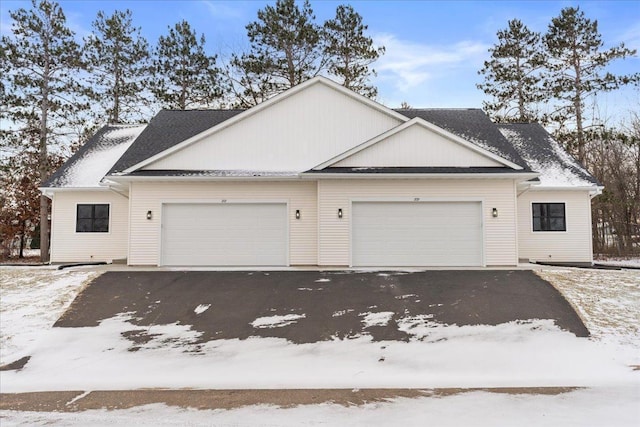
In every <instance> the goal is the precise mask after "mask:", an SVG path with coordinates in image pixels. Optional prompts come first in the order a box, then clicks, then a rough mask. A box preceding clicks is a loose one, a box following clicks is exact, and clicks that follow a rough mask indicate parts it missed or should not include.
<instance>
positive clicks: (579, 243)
mask: <svg viewBox="0 0 640 427" xmlns="http://www.w3.org/2000/svg"><path fill="white" fill-rule="evenodd" d="M532 202H536V203H548V202H550V203H554V202H555V203H565V215H566V224H567V231H566V232H562V231H546V232H544V231H543V232H541V231H536V232H534V231H533V230H532V221H533V218H532V212H531V203H532ZM518 227H519V230H518V236H519V252H520V254H519V256H520V258H523V259H528V260H534V261H552V262H553V261H556V262H591V261H592V259H593V256H592V250H591V198H590V197H589V193H588V192H587V191H528V192H526V193H523V194H522V195H520V196H519V197H518Z"/></svg>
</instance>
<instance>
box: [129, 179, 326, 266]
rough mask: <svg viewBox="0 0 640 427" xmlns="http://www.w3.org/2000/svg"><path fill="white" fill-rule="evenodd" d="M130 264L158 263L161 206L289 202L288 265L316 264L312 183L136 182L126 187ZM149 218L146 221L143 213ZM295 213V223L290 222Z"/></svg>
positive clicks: (314, 194)
mask: <svg viewBox="0 0 640 427" xmlns="http://www.w3.org/2000/svg"><path fill="white" fill-rule="evenodd" d="M129 194H130V197H131V238H130V241H129V264H130V265H157V264H158V263H159V261H160V259H159V257H160V251H159V250H160V224H161V221H162V209H161V208H162V203H163V202H170V201H172V202H190V201H191V202H193V201H197V202H207V201H209V202H220V201H221V200H227V202H228V203H232V202H233V201H251V200H263V201H269V200H270V201H285V202H288V208H289V212H288V218H289V254H290V255H289V264H291V265H315V264H316V263H317V203H316V183H315V182H184V183H175V182H154V183H151V182H146V183H144V182H136V183H132V184H131V187H130V193H129ZM149 210H150V211H152V215H153V218H152V219H151V220H147V219H146V215H147V211H149ZM296 210H300V214H301V215H300V219H296V218H295V212H296Z"/></svg>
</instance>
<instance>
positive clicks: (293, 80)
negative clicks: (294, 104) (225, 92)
mask: <svg viewBox="0 0 640 427" xmlns="http://www.w3.org/2000/svg"><path fill="white" fill-rule="evenodd" d="M246 28H247V36H248V37H249V41H250V43H251V48H250V51H249V53H246V54H243V55H241V56H237V55H234V56H233V57H232V60H231V65H232V67H233V68H234V69H235V73H234V74H235V75H237V76H238V77H235V79H234V81H233V83H235V85H234V86H239V88H236V89H235V91H236V96H237V97H238V98H239V101H238V103H239V104H240V105H242V106H245V107H248V106H251V105H255V104H256V103H257V102H260V101H262V100H264V99H267V98H269V97H271V96H272V95H274V94H277V93H280V92H283V91H285V90H287V89H289V88H291V87H293V86H295V85H297V84H299V83H302V82H303V81H305V80H307V79H310V78H312V77H315V76H316V75H318V74H319V73H320V71H321V70H322V69H323V68H324V66H325V65H326V59H325V58H324V55H323V49H322V48H321V41H322V40H321V37H320V28H319V27H318V25H317V24H316V23H315V16H314V14H313V10H312V9H311V5H310V4H309V1H308V0H305V2H304V3H303V5H302V8H299V7H298V5H297V4H296V3H295V1H294V0H277V1H276V4H275V6H266V7H265V8H264V9H263V10H259V11H258V20H257V21H254V22H252V23H250V24H249V25H247V27H246Z"/></svg>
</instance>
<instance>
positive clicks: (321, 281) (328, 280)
mask: <svg viewBox="0 0 640 427" xmlns="http://www.w3.org/2000/svg"><path fill="white" fill-rule="evenodd" d="M330 281H331V279H318V280H316V281H315V282H316V283H323V282H330Z"/></svg>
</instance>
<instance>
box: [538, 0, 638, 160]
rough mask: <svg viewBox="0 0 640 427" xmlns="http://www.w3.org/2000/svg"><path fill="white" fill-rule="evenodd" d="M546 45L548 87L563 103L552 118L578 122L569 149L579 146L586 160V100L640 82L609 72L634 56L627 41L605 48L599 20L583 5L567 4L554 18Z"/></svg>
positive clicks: (579, 158)
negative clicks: (612, 65)
mask: <svg viewBox="0 0 640 427" xmlns="http://www.w3.org/2000/svg"><path fill="white" fill-rule="evenodd" d="M544 45H545V48H546V53H547V57H548V68H549V72H550V74H549V76H548V77H547V78H546V79H545V82H544V86H545V88H546V89H547V90H548V91H549V93H550V95H551V96H553V97H554V98H556V99H558V100H559V101H560V102H561V105H560V106H559V108H558V110H557V111H556V112H555V113H554V114H552V116H551V119H552V120H554V121H556V122H559V123H566V122H567V121H569V122H574V123H575V132H572V136H571V138H570V140H569V141H568V148H569V149H575V150H576V151H577V154H578V160H579V161H580V162H582V163H584V161H585V144H586V135H585V123H586V118H585V102H586V101H587V99H588V98H590V97H592V96H593V95H594V94H596V93H598V92H606V91H611V90H614V89H617V88H619V87H620V86H621V85H625V84H629V83H631V82H638V81H640V74H639V73H635V74H633V75H618V76H617V75H614V74H611V73H609V72H605V71H606V68H607V66H608V65H609V64H610V63H611V62H612V61H614V60H616V59H623V58H626V57H627V56H630V55H634V54H635V53H636V51H635V50H631V49H627V48H626V47H625V46H624V44H620V45H618V46H615V47H612V48H609V49H606V50H605V49H603V46H604V43H603V42H602V36H601V35H600V33H599V32H598V21H592V20H591V19H588V18H587V17H586V16H585V14H584V12H582V11H581V10H580V9H579V8H574V7H567V8H564V9H562V11H561V12H560V15H559V16H558V17H556V18H553V19H552V20H551V24H550V25H549V29H548V32H547V34H546V35H545V36H544Z"/></svg>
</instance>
